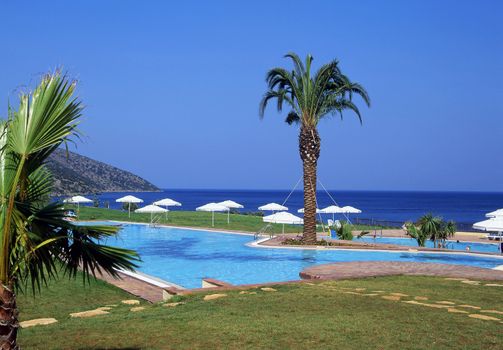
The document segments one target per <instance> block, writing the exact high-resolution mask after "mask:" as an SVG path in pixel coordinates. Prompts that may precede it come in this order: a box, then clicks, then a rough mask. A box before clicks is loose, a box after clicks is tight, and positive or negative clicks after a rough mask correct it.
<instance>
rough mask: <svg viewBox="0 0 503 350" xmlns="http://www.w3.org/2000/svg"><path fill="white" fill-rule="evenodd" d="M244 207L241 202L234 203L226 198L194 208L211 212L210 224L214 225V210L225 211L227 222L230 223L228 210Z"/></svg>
mask: <svg viewBox="0 0 503 350" xmlns="http://www.w3.org/2000/svg"><path fill="white" fill-rule="evenodd" d="M241 208H244V207H243V206H242V205H241V204H239V203H236V202H234V201H231V200H226V201H223V202H219V203H213V202H212V203H208V204H205V205H202V206H200V207H197V208H196V211H206V212H211V226H215V212H221V211H226V212H227V223H230V211H231V209H241Z"/></svg>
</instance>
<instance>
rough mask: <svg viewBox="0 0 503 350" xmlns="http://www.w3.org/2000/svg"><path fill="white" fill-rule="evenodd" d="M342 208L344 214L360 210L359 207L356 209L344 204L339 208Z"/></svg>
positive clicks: (356, 212)
mask: <svg viewBox="0 0 503 350" xmlns="http://www.w3.org/2000/svg"><path fill="white" fill-rule="evenodd" d="M341 209H342V210H343V213H346V214H360V213H361V212H362V211H361V210H360V209H356V208H354V207H352V206H350V205H346V206H345V207H342V208H341Z"/></svg>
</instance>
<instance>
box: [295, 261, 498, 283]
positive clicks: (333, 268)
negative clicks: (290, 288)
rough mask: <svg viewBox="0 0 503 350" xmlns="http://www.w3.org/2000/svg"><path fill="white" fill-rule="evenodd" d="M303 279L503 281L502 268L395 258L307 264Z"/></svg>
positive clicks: (302, 275)
mask: <svg viewBox="0 0 503 350" xmlns="http://www.w3.org/2000/svg"><path fill="white" fill-rule="evenodd" d="M299 275H300V277H301V278H303V279H315V280H319V279H321V280H326V279H332V280H342V279H353V278H365V277H381V276H396V275H406V276H436V277H452V278H466V279H475V280H489V281H503V271H500V270H491V269H484V268H480V267H472V266H464V265H450V264H435V263H417V262H415V263H412V262H398V261H352V262H341V263H334V264H324V265H317V266H311V267H308V268H306V269H304V270H303V271H302V272H301V273H300V274H299Z"/></svg>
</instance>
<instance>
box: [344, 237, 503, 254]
mask: <svg viewBox="0 0 503 350" xmlns="http://www.w3.org/2000/svg"><path fill="white" fill-rule="evenodd" d="M353 240H354V241H355V242H365V243H381V244H397V245H403V246H407V247H417V246H418V245H417V242H416V240H415V239H413V238H406V237H379V236H377V237H376V238H374V237H373V236H363V237H361V238H354V239H353ZM426 247H428V248H435V247H434V242H432V241H430V240H428V241H426ZM467 247H469V248H470V251H471V252H479V253H500V250H499V245H498V244H497V243H478V242H456V241H447V249H453V250H466V248H467Z"/></svg>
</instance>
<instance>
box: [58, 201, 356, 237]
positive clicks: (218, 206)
mask: <svg viewBox="0 0 503 350" xmlns="http://www.w3.org/2000/svg"><path fill="white" fill-rule="evenodd" d="M65 202H66V203H73V204H77V205H79V204H80V203H91V202H92V200H91V199H88V198H85V197H83V196H74V197H71V198H69V199H67V200H65ZM116 202H117V203H128V216H129V217H131V203H134V204H138V203H143V199H140V198H137V197H135V196H131V195H128V196H125V197H121V198H119V199H117V200H116ZM170 206H181V203H179V202H177V201H174V200H172V199H170V198H165V199H161V200H159V201H155V202H154V203H153V204H150V205H147V206H145V207H142V208H139V209H136V210H135V212H136V213H150V214H151V220H153V215H154V214H161V213H166V214H167V213H168V211H169V209H168V207H170ZM162 207H165V208H162ZM241 208H243V205H241V204H239V203H236V202H234V201H232V200H225V201H223V202H219V203H214V202H212V203H208V204H205V205H203V206H200V207H197V208H196V211H205V212H211V214H212V215H211V225H212V226H214V225H215V212H225V211H226V212H227V223H229V222H230V210H231V209H241ZM258 209H259V210H262V211H272V212H273V214H272V215H268V216H264V218H263V221H264V222H268V223H276V224H283V230H284V225H285V224H293V225H302V224H303V223H304V220H303V219H302V218H300V217H298V216H295V215H293V214H291V213H288V212H286V210H288V208H287V207H285V206H283V205H280V204H277V203H268V204H266V205H263V206H260V207H259V208H258ZM275 211H277V213H274V212H275ZM298 212H299V213H304V208H302V209H299V210H298ZM316 212H317V213H324V214H339V213H342V214H349V213H361V210H359V209H356V208H353V207H351V206H345V207H342V208H341V207H338V206H336V205H331V206H329V207H326V208H324V209H318V208H316Z"/></svg>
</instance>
